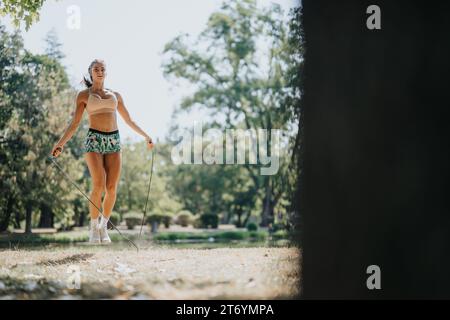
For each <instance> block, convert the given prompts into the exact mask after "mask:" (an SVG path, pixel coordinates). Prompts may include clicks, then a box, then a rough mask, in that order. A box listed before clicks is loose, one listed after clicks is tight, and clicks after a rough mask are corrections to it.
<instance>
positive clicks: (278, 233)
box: [272, 230, 289, 240]
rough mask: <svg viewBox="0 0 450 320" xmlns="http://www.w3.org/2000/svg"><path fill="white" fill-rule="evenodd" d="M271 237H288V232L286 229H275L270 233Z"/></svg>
mask: <svg viewBox="0 0 450 320" xmlns="http://www.w3.org/2000/svg"><path fill="white" fill-rule="evenodd" d="M272 239H274V240H281V239H289V234H288V232H287V231H286V230H277V231H275V232H274V233H273V234H272Z"/></svg>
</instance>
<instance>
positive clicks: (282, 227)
mask: <svg viewBox="0 0 450 320" xmlns="http://www.w3.org/2000/svg"><path fill="white" fill-rule="evenodd" d="M269 229H270V232H277V231H279V230H286V225H285V224H283V223H273V224H272V227H271V228H269Z"/></svg>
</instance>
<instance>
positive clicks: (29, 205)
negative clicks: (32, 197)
mask: <svg viewBox="0 0 450 320" xmlns="http://www.w3.org/2000/svg"><path fill="white" fill-rule="evenodd" d="M32 213H33V204H32V203H31V202H30V201H28V202H27V204H26V206H25V233H31V215H32Z"/></svg>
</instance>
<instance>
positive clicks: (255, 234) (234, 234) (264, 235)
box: [153, 231, 267, 241]
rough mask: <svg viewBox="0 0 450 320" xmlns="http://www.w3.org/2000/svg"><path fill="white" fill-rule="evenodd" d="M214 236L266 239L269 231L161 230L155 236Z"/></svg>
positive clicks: (161, 238) (160, 238) (158, 238)
mask: <svg viewBox="0 0 450 320" xmlns="http://www.w3.org/2000/svg"><path fill="white" fill-rule="evenodd" d="M210 238H214V239H215V240H218V241H229V240H264V239H266V238H267V232H264V231H253V232H248V231H219V232H160V233H158V234H156V235H154V236H153V239H154V240H156V241H175V240H205V241H207V240H208V239H210Z"/></svg>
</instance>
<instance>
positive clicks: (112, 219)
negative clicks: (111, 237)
mask: <svg viewBox="0 0 450 320" xmlns="http://www.w3.org/2000/svg"><path fill="white" fill-rule="evenodd" d="M109 222H112V223H113V224H114V225H115V226H116V227H117V226H118V225H119V224H120V214H119V213H117V212H115V211H113V212H112V213H111V215H110V216H109V221H108V228H113V226H112V225H111V224H110V223H109Z"/></svg>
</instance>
